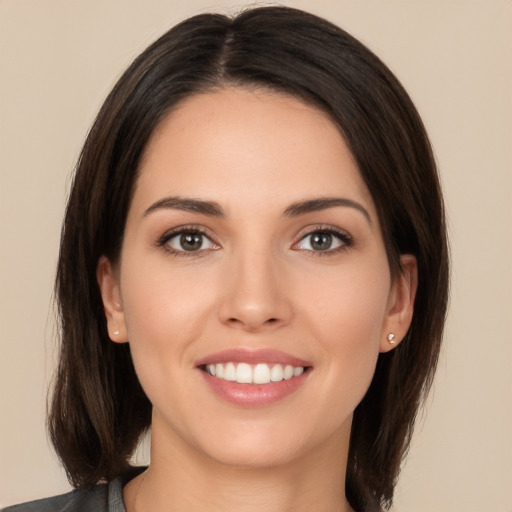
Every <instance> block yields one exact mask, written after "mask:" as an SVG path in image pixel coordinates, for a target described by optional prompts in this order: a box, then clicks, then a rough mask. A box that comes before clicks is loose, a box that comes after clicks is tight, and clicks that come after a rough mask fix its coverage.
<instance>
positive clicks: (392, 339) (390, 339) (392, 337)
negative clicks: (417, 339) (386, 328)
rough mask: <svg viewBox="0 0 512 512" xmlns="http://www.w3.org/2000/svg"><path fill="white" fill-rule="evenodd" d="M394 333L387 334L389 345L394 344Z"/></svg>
mask: <svg viewBox="0 0 512 512" xmlns="http://www.w3.org/2000/svg"><path fill="white" fill-rule="evenodd" d="M395 338H396V335H395V334H393V333H390V334H388V341H389V344H390V345H394V344H395V343H396V340H395Z"/></svg>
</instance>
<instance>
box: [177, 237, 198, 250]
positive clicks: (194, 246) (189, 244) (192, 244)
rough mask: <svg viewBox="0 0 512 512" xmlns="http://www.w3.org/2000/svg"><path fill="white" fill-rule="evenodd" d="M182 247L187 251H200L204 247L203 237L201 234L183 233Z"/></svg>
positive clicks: (181, 238)
mask: <svg viewBox="0 0 512 512" xmlns="http://www.w3.org/2000/svg"><path fill="white" fill-rule="evenodd" d="M180 245H181V247H182V248H183V250H185V251H198V250H199V249H201V246H202V245H203V235H201V234H199V233H183V234H182V235H181V236H180Z"/></svg>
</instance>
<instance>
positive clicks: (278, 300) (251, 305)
mask: <svg viewBox="0 0 512 512" xmlns="http://www.w3.org/2000/svg"><path fill="white" fill-rule="evenodd" d="M226 267H227V268H226V273H225V279H224V284H223V285H222V288H223V290H224V293H223V297H222V302H221V304H220V308H219V316H220V320H221V322H222V323H224V324H226V325H228V326H230V327H232V328H238V329H242V330H245V331H247V332H259V331H264V330H269V329H270V330H272V329H276V328H278V327H281V326H283V325H286V324H288V323H289V322H290V320H291V318H292V315H293V310H292V304H291V301H290V296H289V286H288V285H287V283H286V281H287V279H286V272H285V271H284V268H283V265H282V264H281V265H280V264H279V262H278V261H276V257H275V256H273V255H272V254H271V251H267V252H264V251H258V252H254V251H252V252H251V251H249V250H246V251H244V252H243V254H238V255H237V256H234V257H233V258H232V259H231V261H229V263H228V264H227V266H226Z"/></svg>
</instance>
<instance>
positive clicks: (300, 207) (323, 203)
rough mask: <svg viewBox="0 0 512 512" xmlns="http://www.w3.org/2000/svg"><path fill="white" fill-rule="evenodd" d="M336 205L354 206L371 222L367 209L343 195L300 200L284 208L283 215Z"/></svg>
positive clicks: (315, 210)
mask: <svg viewBox="0 0 512 512" xmlns="http://www.w3.org/2000/svg"><path fill="white" fill-rule="evenodd" d="M337 206H343V207H348V208H354V209H355V210H357V211H358V212H360V213H362V214H363V215H364V217H365V218H366V220H367V221H368V223H369V224H370V225H371V224H372V219H371V217H370V214H369V213H368V210H367V209H366V208H365V207H364V206H363V205H362V204H360V203H358V202H357V201H353V200H352V199H348V198H345V197H325V198H319V199H310V200H307V201H300V202H298V203H294V204H292V205H290V206H289V207H288V208H286V210H285V211H284V215H285V217H298V216H299V215H304V214H305V213H311V212H318V211H321V210H327V209H328V208H335V207H337Z"/></svg>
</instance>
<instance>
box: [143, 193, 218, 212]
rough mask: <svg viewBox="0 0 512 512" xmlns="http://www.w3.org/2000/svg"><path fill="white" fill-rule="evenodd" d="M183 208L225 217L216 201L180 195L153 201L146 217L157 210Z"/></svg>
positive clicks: (188, 210)
mask: <svg viewBox="0 0 512 512" xmlns="http://www.w3.org/2000/svg"><path fill="white" fill-rule="evenodd" d="M168 208H171V209H175V210H183V211H186V212H192V213H202V214H203V215H211V216H213V217H224V216H225V214H224V210H223V209H222V207H221V206H220V205H219V204H218V203H216V202H214V201H203V200H200V199H190V198H183V197H179V196H174V197H164V198H163V199H160V200H159V201H157V202H156V203H153V204H152V205H151V206H150V207H149V208H148V209H147V210H145V212H144V215H143V216H144V217H146V216H147V215H149V214H150V213H152V212H154V211H156V210H162V209H168Z"/></svg>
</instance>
